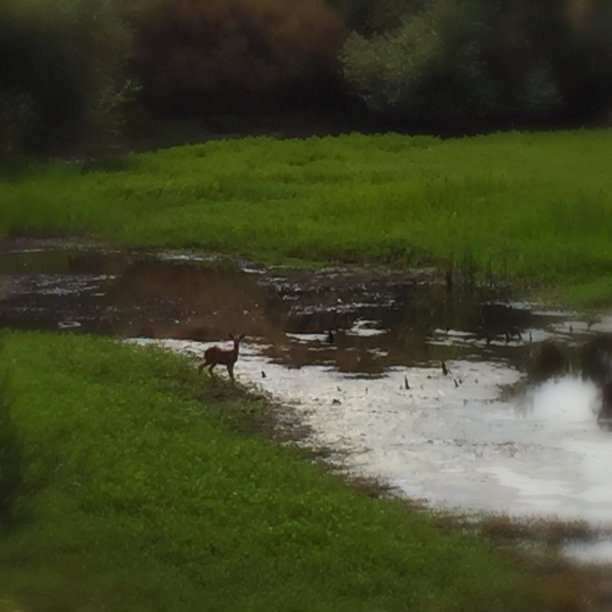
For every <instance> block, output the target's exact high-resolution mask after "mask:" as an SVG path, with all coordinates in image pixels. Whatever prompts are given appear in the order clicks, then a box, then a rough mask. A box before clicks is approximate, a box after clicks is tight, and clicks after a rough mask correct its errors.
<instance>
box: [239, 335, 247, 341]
mask: <svg viewBox="0 0 612 612" xmlns="http://www.w3.org/2000/svg"><path fill="white" fill-rule="evenodd" d="M244 338H246V335H245V334H240V338H238V341H240V340H243V339H244Z"/></svg>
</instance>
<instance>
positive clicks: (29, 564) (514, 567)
mask: <svg viewBox="0 0 612 612" xmlns="http://www.w3.org/2000/svg"><path fill="white" fill-rule="evenodd" d="M0 359H1V363H2V364H3V369H4V371H5V373H8V375H9V376H8V379H3V380H5V386H4V387H3V388H2V393H0V421H1V422H2V423H3V429H2V434H1V435H2V439H1V440H0V442H3V443H4V448H5V449H6V448H9V447H11V444H12V447H11V448H12V452H11V456H12V457H13V461H12V462H9V463H5V464H4V465H5V469H4V471H3V472H0V486H2V487H4V489H3V496H2V507H3V508H4V510H5V513H4V514H3V515H2V517H4V520H3V521H0V610H4V609H6V610H11V611H12V610H31V611H45V612H47V611H49V612H51V611H57V610H62V611H70V610H88V611H91V612H95V611H103V610H130V611H131V610H147V612H149V611H155V610H159V611H164V612H170V611H173V610H176V611H181V612H184V611H186V610H187V611H188V610H198V611H202V610H214V611H221V610H228V611H229V610H252V611H256V610H295V611H297V610H317V611H323V610H330V611H332V610H333V611H334V612H337V611H342V610H347V611H349V610H350V611H354V610H422V611H427V610H431V611H432V612H433V611H436V612H440V611H446V610H470V611H478V610H482V611H483V612H484V611H486V612H489V611H490V610H500V611H501V610H508V611H510V610H516V611H524V610H558V609H567V610H573V609H581V608H580V606H581V604H582V601H583V597H584V591H583V590H582V586H581V584H580V582H575V581H572V580H568V578H567V577H565V576H563V575H556V573H555V572H556V570H555V568H554V567H553V566H549V567H548V568H547V571H546V572H545V571H544V569H543V568H544V564H543V565H538V563H539V562H538V561H537V560H536V561H535V562H534V563H532V564H531V565H529V564H525V563H522V564H521V563H517V558H516V557H513V558H511V557H509V556H508V554H509V553H508V552H507V551H505V552H504V551H502V550H500V549H495V548H494V547H493V545H492V544H491V542H489V541H487V540H483V539H479V538H477V537H476V535H475V534H474V533H471V532H469V530H460V529H458V528H456V527H452V528H451V527H450V526H448V525H447V526H446V527H444V525H442V526H441V525H440V524H436V522H435V519H434V518H433V517H431V516H430V515H427V514H426V513H424V512H423V511H417V510H414V509H411V508H410V507H409V506H408V505H406V504H405V503H403V502H401V501H399V500H397V499H374V498H372V497H369V496H367V495H365V494H363V493H360V492H359V491H357V490H355V489H353V488H351V487H349V486H348V485H347V484H346V482H345V481H344V480H343V479H342V478H340V477H339V476H336V475H333V474H331V473H330V472H329V470H328V469H326V468H324V467H322V465H321V464H319V463H318V462H316V461H314V460H313V459H312V457H310V459H309V458H308V456H306V455H305V454H304V451H299V450H297V449H295V448H290V447H287V446H283V445H280V444H278V443H275V442H274V441H272V440H271V439H270V435H269V432H270V430H269V424H270V423H269V420H268V418H267V417H266V415H267V414H268V410H269V407H268V406H267V405H266V402H265V400H264V399H263V398H261V397H259V398H258V397H254V396H253V395H249V394H245V392H244V390H242V389H241V388H234V387H231V386H230V385H229V384H225V383H223V382H221V381H219V382H217V383H211V382H210V380H209V379H208V378H207V377H205V376H199V375H198V374H197V370H196V369H195V368H194V367H193V364H192V363H190V362H189V360H188V359H187V358H186V357H177V356H174V355H171V354H169V353H167V352H164V351H162V350H159V349H153V348H143V347H137V346H134V345H127V344H122V343H120V342H118V341H115V340H112V339H108V338H99V337H93V336H91V337H90V336H84V335H81V336H78V335H70V334H55V335H52V334H44V333H33V332H31V333H23V332H10V333H8V332H7V333H5V335H4V337H3V338H2V345H1V349H0ZM58 366H59V367H58ZM6 381H8V382H6ZM9 420H10V424H11V426H10V427H9V426H8V425H7V424H8V422H9ZM11 432H12V433H11ZM9 434H10V437H9ZM9 443H11V444H9ZM7 466H8V467H7ZM11 474H12V475H13V478H12V479H11V478H10V477H11ZM11 482H13V483H15V482H17V485H18V486H17V487H14V486H13V487H9V486H8V484H9V483H11ZM545 574H546V575H545ZM3 606H4V607H3ZM559 606H564V607H563V608H560V607H559Z"/></svg>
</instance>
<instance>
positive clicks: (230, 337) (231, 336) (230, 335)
mask: <svg viewBox="0 0 612 612" xmlns="http://www.w3.org/2000/svg"><path fill="white" fill-rule="evenodd" d="M228 335H229V339H230V340H233V339H234V334H232V332H230V333H229V334H228Z"/></svg>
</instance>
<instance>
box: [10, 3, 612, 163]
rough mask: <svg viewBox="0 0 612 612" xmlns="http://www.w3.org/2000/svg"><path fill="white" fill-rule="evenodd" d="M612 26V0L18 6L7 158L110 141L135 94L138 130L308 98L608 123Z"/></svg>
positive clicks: (434, 117) (317, 103)
mask: <svg viewBox="0 0 612 612" xmlns="http://www.w3.org/2000/svg"><path fill="white" fill-rule="evenodd" d="M611 33H612V3H610V2H609V1H608V0H539V1H538V2H533V0H377V1H376V2H372V1H370V0H301V1H300V2H297V3H296V2H293V1H291V0H256V1H254V0H207V1H206V2H204V1H202V0H182V1H181V2H174V1H173V0H100V1H97V0H62V1H61V2H50V1H49V0H5V1H4V2H2V4H1V5H0V152H2V151H6V150H23V149H25V150H32V149H34V150H36V149H38V150H40V149H41V148H45V147H46V148H48V149H51V150H58V149H60V148H61V147H62V146H65V145H66V144H70V143H72V142H81V143H82V142H83V141H85V140H87V139H90V140H99V139H100V138H101V136H102V135H104V134H108V133H110V132H112V131H113V130H117V128H118V127H119V120H120V118H121V113H120V111H121V110H122V109H123V110H125V102H126V101H130V100H132V102H133V103H132V104H130V105H129V107H128V109H127V110H129V113H125V114H124V115H123V116H124V117H128V118H129V119H128V120H129V121H130V122H131V124H133V125H139V121H141V120H142V117H143V116H144V115H148V114H151V113H152V114H153V116H154V117H156V118H159V117H160V116H162V117H166V118H168V117H169V118H177V117H184V116H186V115H188V116H191V117H196V118H205V117H207V116H209V115H210V114H211V113H215V114H225V115H227V114H232V115H233V116H234V117H237V116H239V115H241V114H242V115H249V116H252V114H253V113H262V112H263V113H269V112H277V111H287V110H291V111H295V110H300V109H305V108H311V109H312V108H315V109H318V110H319V111H322V110H326V109H334V110H342V111H352V110H359V111H360V112H361V110H363V109H364V108H365V109H367V112H369V113H374V115H375V116H378V115H382V116H383V117H384V118H387V119H391V120H392V121H394V122H395V123H394V124H393V125H395V126H401V127H402V128H403V127H404V126H406V125H408V126H414V125H417V124H418V125H427V126H430V125H440V124H445V125H451V126H458V127H459V128H461V127H463V126H465V125H466V121H469V122H470V123H471V124H472V125H474V126H476V127H478V126H481V125H484V124H487V125H488V124H491V123H494V124H495V125H498V126H501V125H508V124H510V123H512V124H513V125H515V124H516V122H517V121H518V122H524V121H536V120H537V121H542V120H546V121H560V120H568V119H577V120H581V121H584V120H589V121H601V120H602V118H603V117H604V116H605V115H606V114H607V113H609V111H610V108H611V107H612V35H611ZM143 111H145V112H143Z"/></svg>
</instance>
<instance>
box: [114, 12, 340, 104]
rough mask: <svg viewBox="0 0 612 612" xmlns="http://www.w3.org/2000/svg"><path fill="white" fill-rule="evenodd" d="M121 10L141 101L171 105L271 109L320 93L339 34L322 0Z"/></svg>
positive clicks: (336, 17) (330, 74)
mask: <svg viewBox="0 0 612 612" xmlns="http://www.w3.org/2000/svg"><path fill="white" fill-rule="evenodd" d="M125 14H126V16H127V18H128V20H129V23H130V24H131V25H132V27H133V28H134V32H135V46H134V57H133V61H132V65H133V68H134V70H135V72H136V74H137V75H138V76H139V77H140V79H141V82H142V84H143V94H144V97H145V99H146V102H147V104H149V105H151V106H153V107H154V108H157V109H163V110H166V111H168V110H171V111H185V110H186V111H189V112H192V113H193V112H198V111H199V112H202V111H209V110H213V111H224V112H228V111H244V110H251V109H255V110H257V109H262V108H263V109H272V110H276V109H278V108H279V107H282V106H283V105H285V104H286V103H288V102H291V101H292V100H294V99H295V98H297V97H305V98H310V99H317V98H319V99H321V98H322V97H324V96H325V88H326V86H327V84H328V83H329V82H330V81H331V79H332V77H333V74H334V72H335V69H336V57H337V54H338V51H339V48H340V45H341V44H342V40H343V38H344V26H343V24H342V22H341V19H340V17H339V15H338V14H337V13H336V12H335V11H333V10H332V9H331V8H329V7H328V6H327V5H326V4H325V3H324V2H323V0H302V1H301V2H293V1H291V0H257V1H255V2H254V1H253V0H209V1H207V2H202V1H200V0H186V1H184V2H180V3H177V2H175V1H174V0H146V1H145V2H139V3H133V4H131V5H130V6H129V8H128V9H126V11H125Z"/></svg>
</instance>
